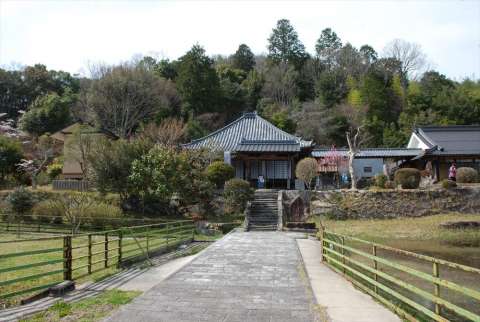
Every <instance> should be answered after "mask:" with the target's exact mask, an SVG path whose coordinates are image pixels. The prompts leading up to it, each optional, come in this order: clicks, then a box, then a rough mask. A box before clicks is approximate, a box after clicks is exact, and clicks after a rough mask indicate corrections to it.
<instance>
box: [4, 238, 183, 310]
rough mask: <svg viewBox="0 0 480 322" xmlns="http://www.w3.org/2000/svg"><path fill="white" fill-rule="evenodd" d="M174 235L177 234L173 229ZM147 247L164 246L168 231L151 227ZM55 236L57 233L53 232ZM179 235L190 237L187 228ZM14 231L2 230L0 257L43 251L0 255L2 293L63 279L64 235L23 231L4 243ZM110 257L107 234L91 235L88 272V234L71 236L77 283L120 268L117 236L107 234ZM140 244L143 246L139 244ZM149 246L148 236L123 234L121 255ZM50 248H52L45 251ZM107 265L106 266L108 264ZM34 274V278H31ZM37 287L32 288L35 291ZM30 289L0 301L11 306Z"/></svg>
mask: <svg viewBox="0 0 480 322" xmlns="http://www.w3.org/2000/svg"><path fill="white" fill-rule="evenodd" d="M173 235H176V234H175V233H173ZM149 236H150V238H149V241H148V247H149V250H150V251H151V250H155V249H160V248H161V247H164V246H165V244H164V242H165V241H166V238H165V234H164V232H162V231H159V232H156V231H154V230H151V231H150V232H149ZM28 237H30V238H42V239H37V240H28V239H25V238H28ZM50 237H54V236H50ZM172 237H173V236H171V237H170V238H169V242H170V245H172V244H171V243H172V242H174V239H173V238H172ZM176 237H177V238H179V239H184V238H185V237H187V235H186V234H185V232H181V231H179V232H178V235H176ZM16 239H17V238H16V234H15V233H6V232H0V257H1V256H2V255H6V254H17V253H21V252H35V251H39V252H40V251H41V253H40V254H30V255H26V256H14V257H4V258H0V270H2V269H3V270H4V271H3V272H1V273H0V295H4V294H7V293H12V292H19V291H22V290H28V289H30V288H35V287H41V286H45V285H50V284H57V283H60V282H61V281H63V238H49V239H45V235H43V236H39V235H28V234H22V236H21V239H20V240H18V241H17V242H8V243H2V241H12V240H16ZM108 240H109V243H108V249H109V252H108V259H107V261H105V253H104V252H105V244H104V241H105V236H104V235H101V234H100V235H92V250H91V253H92V272H91V274H88V267H87V266H88V247H87V245H88V237H87V236H85V235H77V236H74V237H72V257H73V261H72V271H73V272H72V275H73V278H74V279H75V280H76V281H77V283H83V282H85V281H89V280H93V281H98V280H100V279H102V278H104V277H106V276H110V275H112V274H114V273H116V272H117V271H118V268H117V262H118V254H119V253H118V246H119V242H118V236H116V235H113V234H112V235H108ZM139 244H140V245H141V248H139ZM146 249H147V240H146V238H145V237H143V236H140V235H136V238H132V237H129V236H128V235H124V238H123V242H122V258H123V259H127V258H128V257H135V256H138V255H141V254H143V252H144V251H145V250H146ZM45 250H51V251H49V252H43V251H45ZM49 261H54V262H53V263H49V264H47V265H41V266H34V267H22V266H26V265H31V264H35V263H44V262H49ZM106 266H107V267H106ZM14 267H15V268H16V269H15V270H8V269H9V268H14ZM49 272H51V273H52V274H49V275H46V276H41V277H36V276H35V275H37V274H44V273H49ZM29 277H32V278H29ZM21 278H26V279H25V280H19V281H17V282H15V283H13V284H6V285H2V284H3V282H5V281H11V280H15V279H21ZM35 292H37V291H33V292H30V293H31V294H34V293H35ZM28 294H29V293H25V294H22V295H19V296H17V297H11V298H7V299H0V305H2V306H3V305H6V306H10V305H12V304H16V303H17V300H18V299H21V298H25V297H27V296H28Z"/></svg>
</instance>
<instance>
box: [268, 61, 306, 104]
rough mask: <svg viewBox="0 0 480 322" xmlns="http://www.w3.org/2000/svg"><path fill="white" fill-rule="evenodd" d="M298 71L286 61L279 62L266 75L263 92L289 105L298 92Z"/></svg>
mask: <svg viewBox="0 0 480 322" xmlns="http://www.w3.org/2000/svg"><path fill="white" fill-rule="evenodd" d="M297 78H298V72H297V71H296V70H295V69H294V68H293V67H292V66H289V65H288V64H286V63H279V64H278V65H273V66H270V67H269V68H268V73H266V75H265V85H264V87H263V94H264V95H265V96H267V97H269V98H271V99H272V100H273V101H274V102H276V103H279V104H282V105H284V106H287V105H289V104H290V103H291V102H292V100H293V99H294V98H295V95H296V94H297V91H298V88H297V84H296V81H297Z"/></svg>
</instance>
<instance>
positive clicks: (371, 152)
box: [312, 148, 423, 158]
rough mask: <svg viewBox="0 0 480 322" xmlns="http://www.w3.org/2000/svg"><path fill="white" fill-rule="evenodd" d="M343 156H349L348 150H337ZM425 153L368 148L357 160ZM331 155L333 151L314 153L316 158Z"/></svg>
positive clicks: (399, 149)
mask: <svg viewBox="0 0 480 322" xmlns="http://www.w3.org/2000/svg"><path fill="white" fill-rule="evenodd" d="M336 151H337V153H338V154H339V155H341V156H348V149H337V150H336ZM422 152H423V150H422V149H408V148H366V149H360V152H358V153H357V155H356V156H355V157H356V158H394V157H405V158H408V157H415V156H418V155H419V154H421V153H422ZM330 153H331V149H315V150H313V151H312V156H313V157H314V158H324V157H326V156H327V155H329V154H330Z"/></svg>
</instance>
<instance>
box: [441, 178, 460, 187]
mask: <svg viewBox="0 0 480 322" xmlns="http://www.w3.org/2000/svg"><path fill="white" fill-rule="evenodd" d="M456 186H457V183H456V182H455V181H452V180H448V179H445V180H442V188H443V189H452V188H455V187H456Z"/></svg>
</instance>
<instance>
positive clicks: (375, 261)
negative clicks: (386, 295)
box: [372, 245, 378, 293]
mask: <svg viewBox="0 0 480 322" xmlns="http://www.w3.org/2000/svg"><path fill="white" fill-rule="evenodd" d="M372 255H373V256H377V246H375V245H373V246H372ZM373 268H374V269H375V270H377V268H378V264H377V260H376V259H374V260H373ZM373 278H374V279H375V281H378V275H377V273H375V274H374V276H373ZM374 290H375V293H378V287H377V285H375V286H374Z"/></svg>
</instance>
